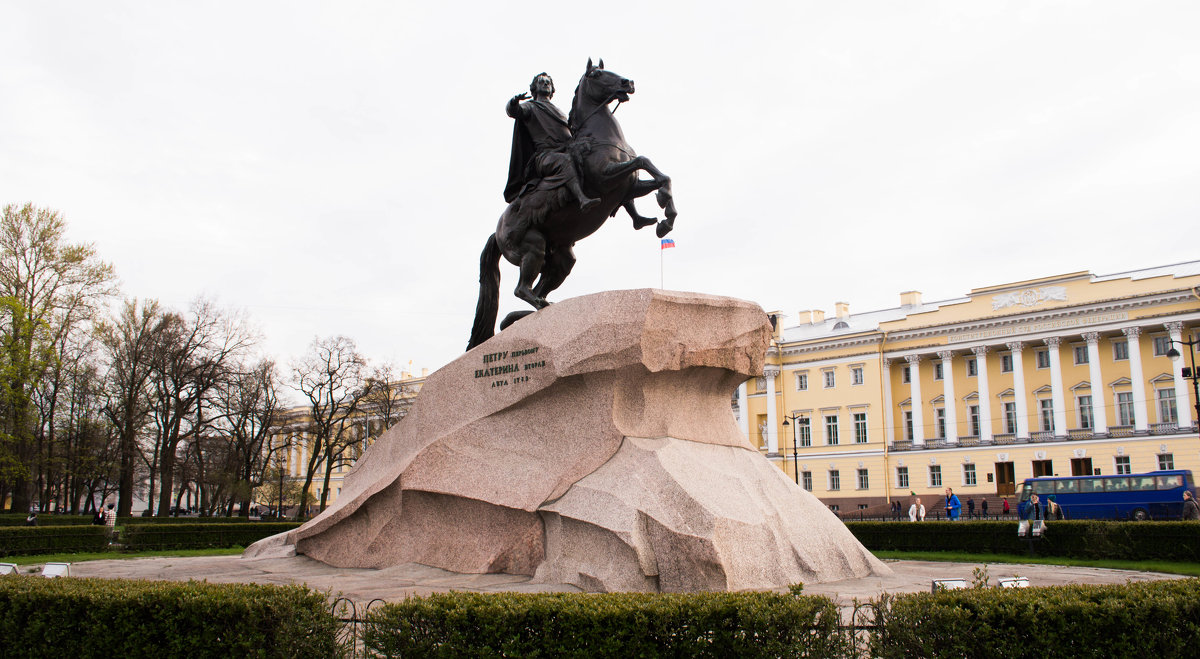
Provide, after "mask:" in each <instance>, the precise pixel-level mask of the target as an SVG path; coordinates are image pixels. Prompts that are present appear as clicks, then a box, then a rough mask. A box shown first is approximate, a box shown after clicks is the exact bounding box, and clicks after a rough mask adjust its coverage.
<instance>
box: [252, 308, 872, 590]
mask: <svg viewBox="0 0 1200 659" xmlns="http://www.w3.org/2000/svg"><path fill="white" fill-rule="evenodd" d="M769 337H770V325H769V321H768V320H767V317H766V315H765V314H764V313H763V312H762V310H761V309H760V308H759V307H758V306H757V305H754V304H751V303H748V302H743V301H740V300H734V299H730V298H720V297H714V296H708V295H700V294H692V293H675V292H667V291H659V290H635V291H615V292H610V293H600V294H596V295H589V296H585V297H579V298H573V299H570V300H566V301H563V302H560V303H558V304H555V305H553V306H551V307H548V308H546V309H543V310H541V311H539V312H538V313H536V314H533V315H532V316H529V317H526V318H524V319H522V320H521V321H519V322H517V323H516V324H514V325H513V326H512V327H509V328H507V329H505V330H504V331H503V332H501V333H500V334H498V335H497V336H495V337H493V338H492V339H490V340H489V341H487V342H486V343H484V344H483V345H480V346H478V347H476V348H475V349H473V350H471V351H469V352H468V353H466V354H465V355H463V356H462V357H460V358H459V359H457V360H455V361H454V362H453V363H451V364H449V365H448V366H446V367H444V368H442V369H440V370H438V371H437V372H436V373H434V374H433V375H431V376H429V378H427V379H426V382H425V385H424V387H423V388H422V391H421V394H420V396H419V397H418V398H417V401H416V403H415V404H414V406H413V409H412V410H411V412H410V413H409V415H408V416H407V417H406V418H405V419H404V420H403V421H401V422H400V423H398V424H397V425H396V426H394V427H393V428H391V429H390V430H389V431H388V432H387V433H385V434H384V435H383V436H382V437H380V438H379V439H378V440H377V441H376V442H375V444H374V445H373V446H372V447H371V448H370V449H369V450H368V451H367V453H366V454H365V455H364V456H363V457H362V458H361V459H360V460H359V461H358V464H357V465H356V466H355V469H354V470H353V471H352V472H351V473H350V474H348V475H347V477H346V479H345V482H344V484H343V489H342V494H341V496H340V497H339V499H338V501H337V502H336V503H335V504H334V505H333V506H332V507H330V508H329V509H327V510H326V511H325V512H324V513H322V514H321V515H319V516H317V517H316V518H315V519H313V520H312V521H311V522H309V523H307V524H305V525H304V526H302V527H300V528H298V529H295V530H293V531H290V532H288V533H287V534H283V535H280V536H275V537H274V538H268V539H266V540H264V541H261V542H260V543H256V544H255V545H252V546H251V547H250V548H249V549H247V550H246V556H248V557H253V556H258V555H280V554H281V553H286V552H287V551H289V550H290V548H293V547H294V550H295V551H296V552H298V553H301V554H305V555H308V556H310V557H312V558H315V559H317V560H321V561H324V562H326V563H329V564H331V565H335V566H344V567H385V566H391V565H397V564H400V563H410V562H415V563H423V564H426V565H431V566H435V567H439V568H443V569H447V570H453V571H456V572H469V573H486V572H507V573H512V574H530V575H534V576H535V580H537V581H547V582H559V583H570V584H574V585H577V586H579V587H580V588H583V589H585V590H590V591H615V590H650V591H656V590H661V591H667V592H680V591H695V590H740V589H749V588H775V587H781V586H786V585H788V584H790V583H796V582H823V581H835V580H840V579H845V578H851V577H862V576H866V575H868V574H871V573H875V574H885V573H887V572H888V568H887V567H886V566H884V565H883V564H882V563H880V562H879V561H878V560H877V559H875V557H874V556H872V555H871V554H870V553H869V552H867V551H866V550H865V549H864V548H863V547H862V546H861V545H860V544H859V543H858V541H857V540H855V539H854V537H853V536H852V535H851V534H850V532H849V531H847V530H846V528H845V526H844V525H843V524H842V523H841V522H840V521H839V520H838V519H837V518H836V517H835V516H834V515H833V514H832V513H830V512H829V511H828V510H827V509H826V508H825V506H824V505H822V504H821V503H820V501H818V500H817V499H816V498H815V497H813V496H812V495H811V494H809V493H808V492H805V491H804V490H802V489H800V488H799V487H797V486H796V485H795V484H794V483H793V482H791V481H790V480H788V478H787V477H786V476H785V475H784V474H783V472H781V471H780V470H779V469H778V468H776V467H774V466H772V465H771V464H770V463H769V462H768V461H767V460H766V459H764V458H763V457H762V456H761V455H760V454H759V452H758V451H757V450H756V449H754V448H753V447H751V446H750V444H749V442H748V441H747V439H746V437H745V436H744V435H743V434H742V433H741V432H740V431H739V430H738V428H737V425H736V423H735V421H734V418H733V415H732V413H731V412H730V406H729V401H730V397H731V395H732V393H733V391H734V389H736V387H737V386H738V385H739V384H740V383H741V382H742V381H744V380H746V379H747V378H749V377H753V376H756V375H760V374H761V373H762V366H763V356H764V354H765V353H766V348H767V343H768V340H769Z"/></svg>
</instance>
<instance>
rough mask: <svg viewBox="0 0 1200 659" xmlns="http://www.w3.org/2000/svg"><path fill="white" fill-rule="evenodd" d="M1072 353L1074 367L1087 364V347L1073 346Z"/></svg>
mask: <svg viewBox="0 0 1200 659" xmlns="http://www.w3.org/2000/svg"><path fill="white" fill-rule="evenodd" d="M1074 352H1075V365H1076V366H1079V365H1080V364H1086V363H1088V349H1087V346H1075V347H1074Z"/></svg>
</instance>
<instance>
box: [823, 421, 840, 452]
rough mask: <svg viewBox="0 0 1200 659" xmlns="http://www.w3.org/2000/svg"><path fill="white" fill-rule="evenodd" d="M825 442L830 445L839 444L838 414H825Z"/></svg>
mask: <svg viewBox="0 0 1200 659" xmlns="http://www.w3.org/2000/svg"><path fill="white" fill-rule="evenodd" d="M825 443H826V444H829V445H830V446H837V443H838V418H837V415H836V414H827V415H826V416H825Z"/></svg>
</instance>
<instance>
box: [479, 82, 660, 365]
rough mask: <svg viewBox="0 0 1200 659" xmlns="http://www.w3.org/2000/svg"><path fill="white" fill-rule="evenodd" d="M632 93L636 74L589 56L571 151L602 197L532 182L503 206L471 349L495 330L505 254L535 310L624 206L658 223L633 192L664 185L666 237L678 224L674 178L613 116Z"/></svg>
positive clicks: (486, 257)
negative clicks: (577, 201)
mask: <svg viewBox="0 0 1200 659" xmlns="http://www.w3.org/2000/svg"><path fill="white" fill-rule="evenodd" d="M632 93H633V81H632V80H629V79H628V78H623V77H621V76H620V75H617V74H616V73H613V72H611V71H606V70H605V69H604V60H600V63H599V65H598V66H593V65H592V61H591V60H590V59H589V60H588V63H587V71H585V72H584V74H583V77H581V78H580V79H579V85H578V86H577V87H576V88H575V98H574V100H573V101H572V102H571V114H570V118H569V123H570V128H571V134H572V138H571V143H570V145H569V150H570V152H571V155H572V157H573V158H574V159H575V162H576V163H577V166H578V169H579V173H580V177H581V178H582V179H583V181H582V186H583V190H584V192H586V193H587V194H588V196H590V197H599V198H600V203H599V204H596V205H595V206H592V207H590V208H588V209H587V210H582V209H580V208H579V207H578V206H576V205H574V204H571V203H569V201H568V199H567V198H566V197H565V195H566V194H567V193H566V191H565V190H563V189H561V188H560V189H556V190H548V191H543V190H538V189H536V188H532V189H527V191H526V192H525V193H524V194H522V195H521V196H520V197H519V198H517V199H515V200H513V201H512V202H511V203H510V204H509V205H508V207H507V208H505V209H504V212H503V213H502V214H501V215H500V222H499V224H498V225H497V227H496V232H495V233H493V234H492V235H491V236H490V237H489V238H488V241H487V244H486V245H484V248H483V253H482V254H481V255H480V257H479V302H478V303H477V305H476V307H475V323H474V325H473V327H472V328H471V340H470V342H469V343H468V344H467V350H470V349H471V348H474V347H475V346H477V345H479V344H481V343H483V342H484V341H487V340H488V339H490V338H491V337H492V336H494V335H495V326H496V315H497V313H498V310H499V304H500V300H499V297H500V256H501V255H503V256H504V258H505V259H507V260H508V262H509V263H512V264H513V265H515V266H517V267H518V268H520V281H519V282H518V283H517V288H516V290H515V291H514V294H515V295H516V296H517V297H518V298H520V299H522V300H525V301H526V302H528V303H529V304H530V305H532V306H533V308H534V309H535V310H536V309H542V308H544V307H546V306H547V305H549V304H550V303H549V302H547V301H546V296H547V295H548V294H549V293H550V292H551V291H553V290H555V289H557V288H558V287H559V286H561V285H562V283H563V281H564V280H565V279H566V278H567V275H569V274H570V273H571V268H573V267H574V266H575V254H574V250H573V249H572V248H573V247H574V246H575V243H576V242H577V241H579V240H580V239H581V238H586V237H588V236H590V235H592V234H593V233H595V232H596V230H597V229H599V228H600V227H601V225H603V224H604V222H605V220H607V219H608V218H610V217H613V216H614V215H616V213H617V211H618V210H619V209H621V208H624V209H625V211H626V212H627V213H628V214H629V216H630V217H631V218H633V228H634V229H641V228H643V227H647V226H650V225H651V224H654V223H655V220H654V218H650V217H643V216H641V215H638V213H637V209H636V208H635V207H634V203H633V200H634V199H636V198H638V197H643V196H645V195H648V194H650V193H651V192H657V193H658V194H657V195H656V201H657V202H658V205H659V207H660V208H662V209H663V214H664V215H665V219H663V220H662V221H661V222H658V227H657V228H656V229H655V232H656V233H657V234H658V237H659V238H662V237H663V236H665V235H667V233H668V232H670V231H671V229H672V228H673V227H674V224H675V215H676V213H675V202H674V199H673V198H672V197H671V178H670V177H669V176H667V175H666V174H663V173H662V172H661V171H659V169H658V168H657V167H655V166H654V164H653V163H651V162H650V160H649V159H648V158H646V157H645V156H639V155H637V154H636V153H634V151H633V148H632V147H630V146H629V144H628V143H627V142H626V141H625V135H624V133H622V132H621V125H620V124H618V123H617V120H616V118H615V117H613V110H610V109H609V104H610V103H611V102H612V101H614V100H615V101H617V102H618V106H619V105H620V103H623V102H625V101H628V100H629V95H630V94H632ZM638 171H645V172H646V173H648V174H649V175H650V176H651V177H652V178H651V179H649V180H641V179H640V178H638ZM535 282H536V283H535ZM531 313H534V312H533V311H521V312H513V313H511V314H509V315H508V316H507V317H506V318H505V319H504V322H503V323H501V325H500V328H501V329H504V328H505V327H507V326H508V325H510V324H512V323H513V322H515V321H517V320H519V319H520V318H522V317H524V316H526V315H529V314H531Z"/></svg>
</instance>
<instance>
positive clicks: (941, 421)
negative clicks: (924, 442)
mask: <svg viewBox="0 0 1200 659" xmlns="http://www.w3.org/2000/svg"><path fill="white" fill-rule="evenodd" d="M933 418H934V424H935V425H936V426H937V436H938V439H945V438H946V408H944V407H935V408H934V409H933Z"/></svg>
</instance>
